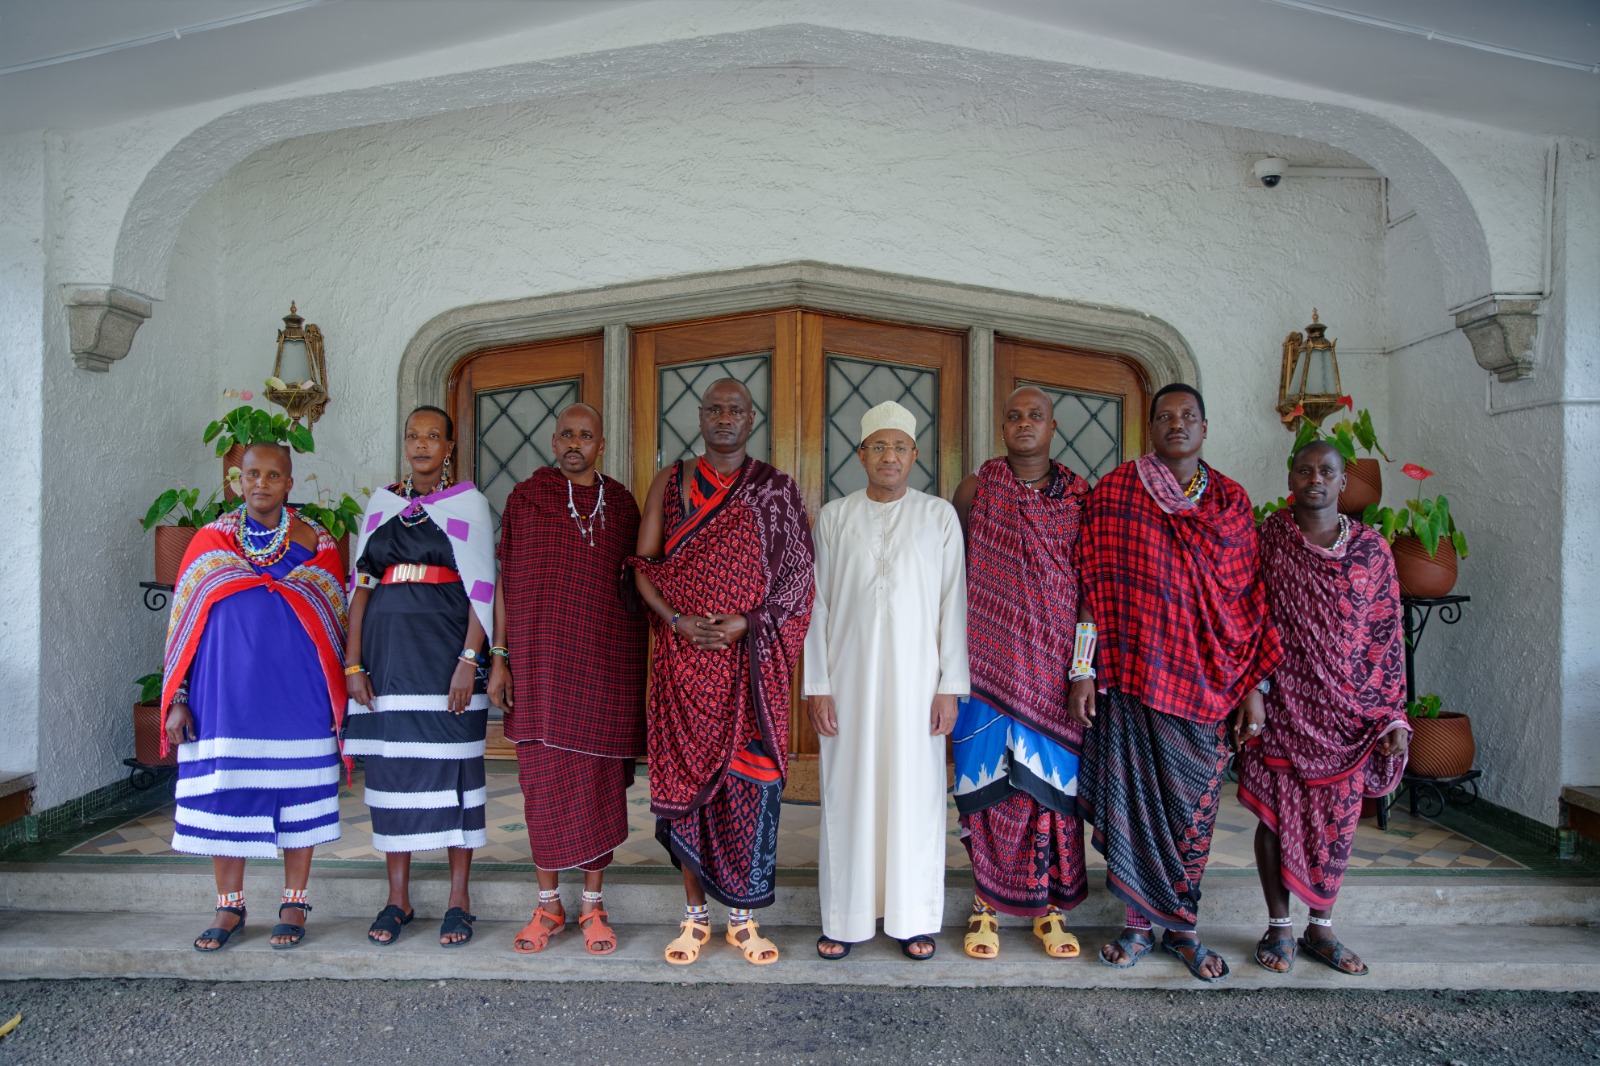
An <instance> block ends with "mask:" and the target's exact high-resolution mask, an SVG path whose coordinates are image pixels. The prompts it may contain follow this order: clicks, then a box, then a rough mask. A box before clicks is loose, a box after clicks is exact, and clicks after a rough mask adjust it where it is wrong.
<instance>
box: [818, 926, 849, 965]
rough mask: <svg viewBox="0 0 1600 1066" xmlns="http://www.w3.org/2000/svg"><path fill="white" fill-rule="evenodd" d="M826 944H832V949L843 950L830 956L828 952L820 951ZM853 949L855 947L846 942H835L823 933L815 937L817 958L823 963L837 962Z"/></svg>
mask: <svg viewBox="0 0 1600 1066" xmlns="http://www.w3.org/2000/svg"><path fill="white" fill-rule="evenodd" d="M826 944H832V945H833V946H834V947H837V948H843V949H844V950H843V951H839V952H837V953H835V954H831V955H830V954H829V953H828V952H826V951H823V950H822V948H823V946H824V945H826ZM853 947H855V945H854V944H852V943H851V942H850V941H848V940H835V939H833V938H832V937H831V936H829V935H828V934H827V933H823V934H822V935H821V936H819V937H817V958H819V959H822V960H823V961H825V962H838V961H839V960H840V959H842V958H844V957H845V956H846V955H849V954H850V949H851V948H853Z"/></svg>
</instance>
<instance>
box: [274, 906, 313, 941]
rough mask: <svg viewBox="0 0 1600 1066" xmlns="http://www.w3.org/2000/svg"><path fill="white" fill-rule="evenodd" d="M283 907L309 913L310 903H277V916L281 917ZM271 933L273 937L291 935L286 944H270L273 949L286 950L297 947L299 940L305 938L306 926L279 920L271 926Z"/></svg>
mask: <svg viewBox="0 0 1600 1066" xmlns="http://www.w3.org/2000/svg"><path fill="white" fill-rule="evenodd" d="M285 908H288V909H289V910H297V911H304V912H305V913H306V914H310V913H311V904H309V903H280V904H278V917H279V918H282V917H283V912H284V909H285ZM272 935H273V936H275V937H276V936H287V937H292V938H293V939H292V940H290V941H289V942H288V943H287V944H273V945H272V950H273V951H288V950H289V949H290V948H297V947H299V946H300V941H302V940H304V939H305V938H306V927H305V926H303V925H290V924H289V923H288V922H279V923H278V924H277V925H275V926H273V927H272Z"/></svg>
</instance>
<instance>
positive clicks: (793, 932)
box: [0, 909, 1600, 991]
mask: <svg viewBox="0 0 1600 1066" xmlns="http://www.w3.org/2000/svg"><path fill="white" fill-rule="evenodd" d="M207 921H208V916H206V915H204V914H202V913H200V912H198V911H197V912H196V913H195V914H194V915H192V916H191V915H188V914H185V915H183V916H181V917H169V916H167V915H165V914H138V915H130V914H81V915H73V916H71V917H70V918H69V917H67V916H65V915H63V914H62V913H60V912H44V911H13V912H11V913H9V914H7V915H6V916H5V926H4V929H3V931H0V974H4V975H5V976H7V977H19V976H23V975H26V976H28V977H34V978H72V977H172V978H186V979H191V980H206V981H213V980H228V981H247V980H248V981H278V980H304V979H306V978H377V979H388V980H481V979H510V980H526V981H645V982H657V983H689V982H713V983H725V984H751V983H760V984H830V985H841V984H846V985H875V986H908V985H917V986H929V985H934V986H938V985H948V986H977V985H982V986H996V985H1007V986H1056V987H1061V988H1090V987H1116V988H1168V989H1186V990H1187V989H1199V988H1205V987H1209V986H1206V985H1202V984H1201V983H1200V982H1198V981H1196V980H1195V979H1194V978H1192V977H1191V976H1189V974H1188V971H1187V970H1185V969H1184V968H1183V967H1182V966H1181V965H1180V964H1179V962H1178V960H1176V959H1174V958H1172V957H1170V956H1168V955H1165V954H1163V953H1162V952H1161V951H1160V950H1159V949H1157V950H1156V951H1155V952H1154V953H1152V954H1151V955H1150V956H1149V957H1148V958H1146V959H1144V960H1143V961H1141V962H1140V963H1139V965H1138V966H1137V967H1135V968H1134V969H1132V970H1127V971H1121V970H1113V969H1111V968H1109V967H1107V966H1103V965H1100V964H1099V963H1098V961H1097V960H1096V959H1095V958H1094V952H1095V951H1096V949H1097V947H1098V945H1099V944H1101V943H1103V942H1104V941H1105V940H1107V939H1109V938H1110V937H1111V936H1112V935H1114V931H1113V930H1112V929H1110V928H1094V927H1080V928H1079V929H1078V930H1077V932H1078V935H1079V937H1080V938H1081V939H1082V942H1083V944H1084V948H1085V951H1084V957H1082V958H1079V959H1072V960H1057V959H1049V958H1046V957H1045V956H1044V955H1043V953H1042V951H1041V949H1040V948H1039V946H1038V943H1037V941H1035V940H1034V939H1033V938H1032V936H1031V935H1029V934H1026V933H1023V932H1021V931H1009V930H1008V931H1007V932H1006V933H1004V934H1003V936H1002V941H1001V954H1000V956H999V957H998V958H996V959H992V960H977V959H970V958H967V957H966V956H965V955H964V954H963V953H962V951H961V937H960V936H959V933H958V930H955V929H952V930H948V931H946V933H945V934H944V935H943V936H941V937H940V941H939V943H940V947H939V952H938V954H937V956H936V957H935V958H934V959H932V960H931V961H929V962H925V963H923V962H912V961H909V960H907V959H905V958H903V957H902V956H901V954H900V952H899V948H898V945H896V944H894V943H893V942H892V941H889V940H887V939H885V938H884V937H881V936H880V937H878V938H877V939H876V940H874V941H872V942H871V943H868V944H862V945H859V946H857V947H856V948H855V950H854V951H853V952H852V953H851V955H850V957H849V958H848V959H845V960H842V961H839V962H826V961H824V960H822V959H819V958H818V957H817V955H816V948H815V943H816V935H817V934H816V930H815V929H814V928H802V927H795V926H768V927H765V928H764V932H766V933H767V935H769V936H770V937H771V938H772V939H773V941H774V942H775V943H777V944H778V947H779V950H780V951H781V953H782V957H781V958H780V959H779V961H778V962H777V963H775V964H773V965H770V966H752V965H750V964H749V963H746V962H745V961H744V960H743V958H742V957H741V955H740V954H739V953H738V952H737V951H736V950H735V949H734V948H732V947H730V946H729V945H727V944H726V943H725V942H724V941H723V939H722V927H721V925H720V924H718V925H717V926H716V927H714V935H713V938H712V941H711V943H710V944H709V945H707V947H706V948H705V950H704V953H703V954H702V955H701V958H700V960H699V961H698V962H697V963H695V964H694V965H692V966H671V965H668V964H667V963H666V962H665V961H664V959H663V956H662V952H663V948H664V947H665V944H666V942H667V940H669V939H670V938H671V937H672V936H673V935H675V933H676V930H675V929H674V928H673V927H672V926H671V925H670V924H668V923H662V924H657V925H618V926H617V937H618V943H619V947H618V950H617V951H616V953H615V954H612V955H608V956H603V957H593V956H589V955H587V954H586V953H585V952H584V950H583V940H582V937H581V936H580V935H579V934H578V933H577V931H576V929H574V928H571V927H569V928H568V929H567V930H566V931H565V932H563V933H561V934H559V935H558V936H557V937H556V938H555V939H554V940H553V941H552V942H551V944H550V946H549V947H548V948H547V949H546V950H545V951H543V952H541V953H539V954H537V955H518V954H516V953H514V952H513V951H512V950H511V940H512V937H513V936H514V935H515V934H516V932H517V930H518V929H519V928H520V925H521V923H520V921H497V920H493V919H489V918H485V919H483V920H481V921H479V922H478V923H477V935H476V937H475V938H474V940H473V942H472V943H470V944H468V945H466V946H464V947H461V948H454V949H449V950H446V949H443V948H441V947H440V946H439V944H438V940H437V937H436V932H437V929H438V924H437V918H436V916H435V914H432V913H430V914H427V915H426V916H424V915H422V914H419V916H418V918H417V921H416V922H415V923H413V924H412V925H411V926H410V927H408V928H407V929H406V932H405V934H404V935H403V936H402V937H401V938H400V940H399V941H398V942H397V943H395V944H394V945H393V946H392V947H375V946H371V945H369V944H368V943H367V941H366V937H365V931H366V927H367V922H368V919H366V918H337V919H333V920H328V919H325V918H324V917H323V915H322V912H321V911H320V910H319V911H318V912H317V913H316V914H314V915H312V920H311V922H310V923H309V924H308V934H307V938H306V940H305V942H304V943H303V944H302V945H301V946H300V947H298V948H296V949H294V950H292V951H273V950H272V949H271V946H270V944H269V942H268V938H269V936H270V930H271V928H272V924H273V921H274V919H273V916H272V914H271V911H270V909H268V911H267V913H265V914H259V915H252V916H251V919H250V922H249V925H248V927H247V929H246V930H245V932H244V934H243V935H242V936H241V937H240V938H239V939H238V940H236V941H235V942H234V943H232V944H230V945H229V946H228V947H227V948H225V949H224V950H222V951H221V952H218V953H215V954H201V953H199V952H196V951H195V950H194V949H193V947H192V941H193V939H194V937H195V936H196V935H198V934H199V932H200V931H201V929H202V928H204V926H205V925H206V924H207ZM1261 931H1262V927H1261V926H1260V925H1250V926H1221V925H1210V926H1207V928H1206V929H1205V939H1206V943H1207V944H1208V946H1210V947H1211V948H1212V949H1213V950H1216V951H1218V952H1220V953H1221V954H1222V955H1223V956H1224V957H1225V958H1227V959H1228V960H1229V963H1230V965H1231V966H1232V969H1233V973H1232V976H1231V977H1230V978H1229V979H1228V980H1227V981H1225V982H1223V983H1222V984H1221V985H1220V987H1225V988H1226V987H1240V988H1266V987H1274V988H1284V987H1291V988H1341V989H1368V990H1371V989H1386V988H1387V989H1392V988H1451V989H1468V988H1495V989H1550V990H1576V991H1595V990H1600V931H1596V930H1592V929H1578V928H1549V927H1545V928H1538V927H1528V926H1495V927H1488V928H1485V927H1482V926H1470V927H1467V926H1458V927H1450V926H1427V927H1420V928H1419V927H1412V926H1406V927H1393V926H1382V927H1379V926H1355V925H1341V927H1340V930H1339V932H1340V936H1341V937H1342V938H1343V939H1344V941H1345V942H1346V943H1347V944H1349V945H1350V946H1351V947H1352V948H1353V949H1355V950H1356V951H1358V952H1359V953H1360V954H1361V956H1362V957H1363V958H1364V959H1365V960H1366V962H1367V963H1368V965H1369V966H1371V968H1372V972H1371V973H1370V974H1369V975H1368V976H1366V977H1359V978H1357V977H1348V976H1345V975H1341V974H1338V973H1335V972H1333V971H1332V970H1330V969H1328V968H1326V967H1324V966H1322V965H1321V964H1319V963H1317V962H1315V961H1314V960H1311V959H1308V958H1304V957H1302V958H1301V959H1300V960H1299V961H1298V962H1297V963H1296V965H1295V968H1294V972H1293V973H1291V974H1288V975H1275V974H1269V973H1267V972H1266V971H1264V970H1262V969H1261V968H1259V967H1258V966H1256V965H1255V964H1254V963H1253V962H1252V961H1251V958H1250V954H1251V949H1252V946H1253V944H1254V943H1255V941H1256V938H1257V937H1259V936H1260V935H1261Z"/></svg>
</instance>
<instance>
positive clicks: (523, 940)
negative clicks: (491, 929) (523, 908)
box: [511, 905, 567, 955]
mask: <svg viewBox="0 0 1600 1066" xmlns="http://www.w3.org/2000/svg"><path fill="white" fill-rule="evenodd" d="M541 918H548V919H549V920H550V924H549V925H546V924H544V922H542V921H540V920H539V919H541ZM566 927H567V915H566V912H565V911H563V912H562V913H561V914H552V913H550V912H549V911H547V910H545V909H544V907H543V905H541V906H540V907H539V908H538V909H537V910H535V911H534V912H533V918H532V919H531V920H530V921H529V922H528V924H527V925H525V926H523V927H522V931H521V932H519V933H518V934H517V935H516V936H515V937H513V938H512V939H511V950H512V951H515V952H516V953H517V954H518V955H532V954H533V953H534V952H536V951H543V950H544V947H545V945H546V944H548V943H550V938H551V937H553V936H555V935H556V934H557V933H559V932H561V930H563V929H565V928H566ZM523 944H532V945H533V946H532V947H529V948H525V947H523V946H522V945H523Z"/></svg>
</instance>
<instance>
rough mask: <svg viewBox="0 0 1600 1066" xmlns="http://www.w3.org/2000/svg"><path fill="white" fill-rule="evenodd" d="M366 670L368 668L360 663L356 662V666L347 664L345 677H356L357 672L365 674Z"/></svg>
mask: <svg viewBox="0 0 1600 1066" xmlns="http://www.w3.org/2000/svg"><path fill="white" fill-rule="evenodd" d="M366 672H367V668H366V667H365V666H362V665H361V664H360V663H356V664H355V665H354V666H347V667H345V668H344V676H345V677H354V676H355V675H356V674H364V673H366Z"/></svg>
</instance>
